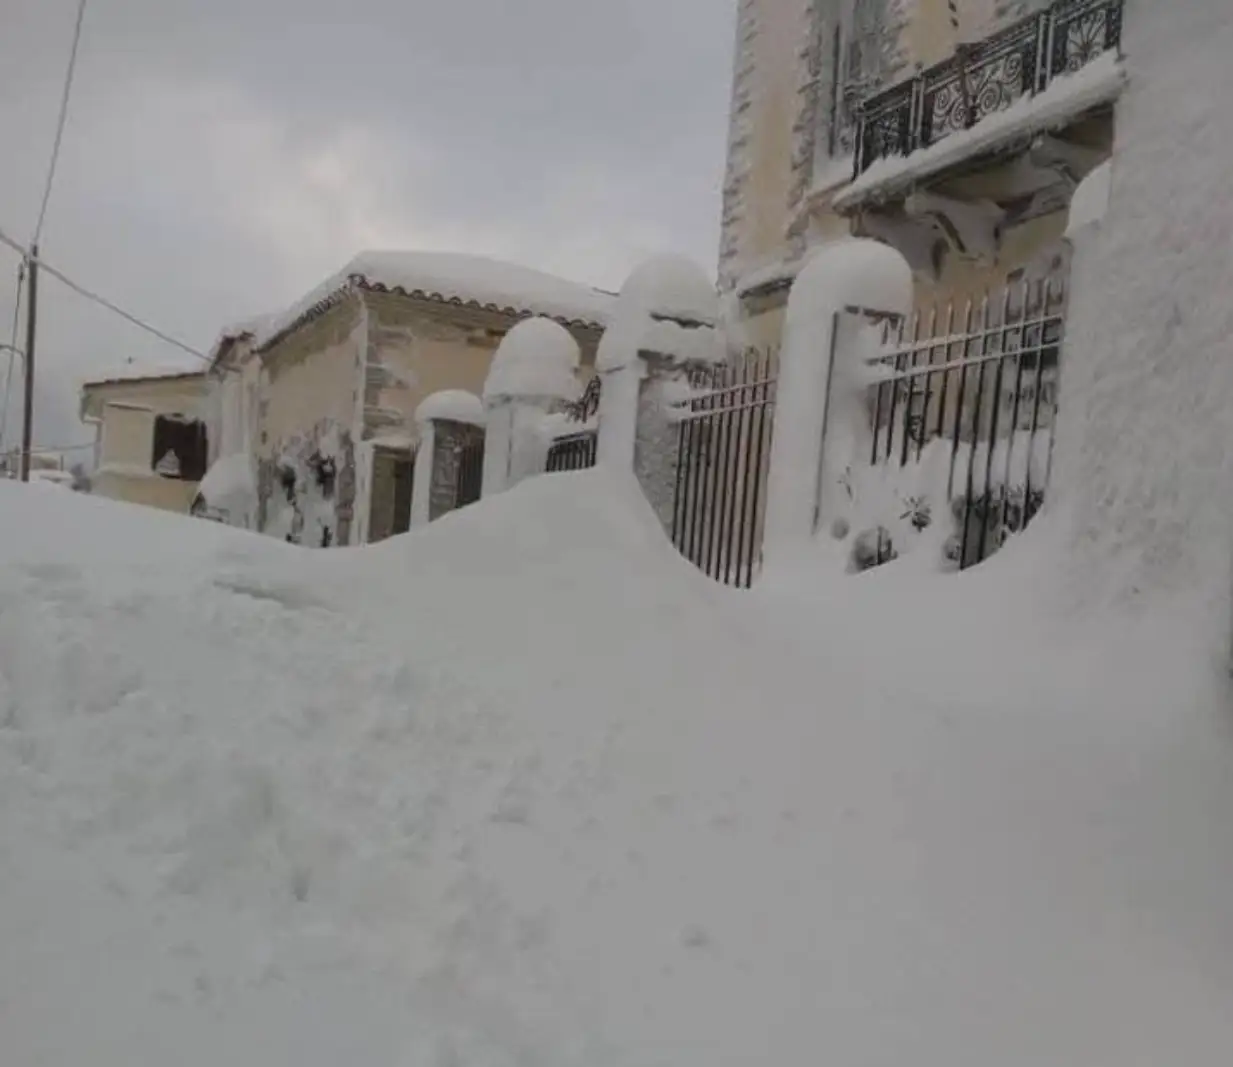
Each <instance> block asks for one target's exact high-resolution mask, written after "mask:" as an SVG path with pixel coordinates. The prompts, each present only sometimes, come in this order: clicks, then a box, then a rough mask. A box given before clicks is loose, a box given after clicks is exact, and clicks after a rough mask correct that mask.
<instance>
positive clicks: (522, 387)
mask: <svg viewBox="0 0 1233 1067" xmlns="http://www.w3.org/2000/svg"><path fill="white" fill-rule="evenodd" d="M579 362H580V352H579V350H578V342H577V341H575V340H574V338H573V336H572V335H571V334H570V332H569V331H568V330H567V329H565V327H563V326H561V325H560V324H559V323H556V322H553V321H552V320H551V319H545V318H533V319H527V320H526V321H524V322H520V323H519V324H518V325H517V326H515V327H514V328H513V329H512V330H510V332H509V333H507V334H506V335H505V338H504V339H503V340H502V341H501V345H500V347H499V348H498V349H497V353H496V355H495V356H494V357H493V360H492V367H491V368H490V369H489V371H488V379H487V381H485V382H484V413H485V426H486V428H487V437H486V439H485V444H484V487H483V495H484V496H485V497H488V496H492V495H493V494H495V493H500V492H503V491H504V490H506V489H509V488H512V487H513V486H515V485H517V484H518V482H520V481H522V480H523V479H524V478H527V477H530V476H531V475H533V474H539V473H542V472H543V470H544V460H545V455H546V450H547V445H546V443H545V441H544V436H543V433H542V432H541V431H542V427H543V422H544V416H546V415H548V414H551V413H552V412H554V411H555V410H557V409H558V408H560V407H561V405H562V404H563V403H564V402H567V401H570V400H574V399H576V398H577V396H578V393H579V384H578V364H579Z"/></svg>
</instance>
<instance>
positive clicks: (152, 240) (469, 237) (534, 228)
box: [0, 0, 735, 445]
mask: <svg viewBox="0 0 1233 1067" xmlns="http://www.w3.org/2000/svg"><path fill="white" fill-rule="evenodd" d="M0 11H2V13H3V14H2V15H0V22H2V23H3V27H4V30H3V33H0V148H2V149H3V156H2V157H0V164H2V165H0V228H3V229H4V230H6V231H7V232H9V233H11V234H13V236H15V237H17V238H18V239H19V240H22V241H24V240H28V239H29V236H30V233H31V231H32V229H33V226H34V220H35V217H36V216H37V213H38V203H39V199H40V196H41V192H42V183H43V179H44V176H45V170H46V165H47V160H48V156H49V153H50V150H51V141H52V135H53V132H54V125H55V116H56V111H57V108H58V104H59V94H60V87H61V78H62V77H63V72H64V65H65V62H66V59H67V53H68V47H69V44H70V41H71V37H72V27H73V19H74V16H75V13H76V0H0ZM734 11H735V2H734V0H437V2H429V0H328V2H327V0H208V2H205V0H90V3H89V6H88V8H87V12H86V20H85V29H84V33H83V38H82V45H81V53H80V57H79V61H78V68H77V79H76V85H75V89H74V96H73V103H72V108H71V111H70V116H69V123H68V128H67V131H66V134H65V141H64V148H63V152H62V156H61V162H60V168H59V171H58V176H57V179H56V186H55V191H54V194H53V198H52V203H51V208H50V212H49V215H48V221H47V225H46V229H45V231H44V236H43V249H42V252H43V256H44V258H45V259H46V260H47V261H48V262H49V263H51V264H52V265H54V266H56V267H58V268H59V269H61V270H63V271H65V272H66V273H68V274H70V275H72V276H73V277H75V278H76V279H77V280H78V281H80V282H82V283H83V284H85V285H87V286H89V287H91V288H94V289H96V290H98V291H99V292H101V293H103V294H104V295H106V296H108V297H110V298H111V299H113V300H115V301H116V302H117V303H119V304H121V305H123V306H125V307H127V308H129V309H131V310H133V311H135V312H137V313H138V314H140V315H141V316H142V317H144V318H147V319H149V320H150V321H151V322H153V323H154V324H155V325H157V326H159V327H161V328H162V329H165V330H167V331H168V332H170V333H173V334H176V335H178V336H181V337H183V338H184V339H185V340H187V341H188V342H189V343H191V344H193V345H194V346H196V347H198V348H201V349H205V348H208V346H209V345H210V344H211V342H212V341H213V340H214V338H215V336H216V335H217V333H218V331H219V329H220V328H221V327H222V326H223V325H224V324H226V323H228V322H231V321H235V320H237V319H242V318H245V317H247V316H249V315H253V314H259V313H262V312H266V311H269V310H273V309H275V308H278V307H280V306H282V305H285V304H288V303H290V302H291V301H293V300H295V299H296V298H297V297H299V296H301V295H302V294H303V293H305V292H306V291H307V290H308V289H310V288H311V287H312V286H314V285H316V284H317V283H319V282H320V281H322V280H323V279H324V278H325V277H326V276H328V275H329V274H330V273H332V272H333V271H335V270H337V269H338V268H339V267H341V266H342V265H343V264H344V263H345V262H346V261H347V260H348V259H349V258H350V257H351V256H352V255H354V254H355V253H356V252H358V251H360V250H361V249H364V248H429V249H454V250H460V251H466V252H474V253H481V254H487V255H493V256H498V257H502V258H506V259H512V260H516V261H519V262H523V263H526V264H529V265H531V266H535V267H539V268H541V269H544V270H548V271H553V272H556V273H559V274H563V275H565V276H567V277H573V278H577V279H579V280H582V281H587V282H591V283H594V284H598V285H602V286H605V287H609V288H616V287H618V286H619V285H620V282H621V280H622V278H623V277H624V275H625V273H626V272H627V271H628V270H629V269H630V267H631V266H633V265H634V264H635V263H636V262H637V261H638V260H639V259H641V258H642V257H644V256H646V255H648V254H651V253H654V252H658V251H662V250H665V249H673V250H676V251H682V252H685V253H688V254H690V255H693V256H694V257H695V258H697V259H698V260H699V262H700V263H702V264H703V265H704V266H705V267H707V268H708V270H709V269H713V266H714V261H715V256H716V247H717V244H718V218H719V210H720V205H719V189H720V185H721V182H722V177H723V174H722V172H723V156H724V142H725V137H726V128H727V107H728V93H729V88H730V76H731V53H732V45H733V37H734V26H735V21H734V20H735V14H734ZM16 268H17V257H16V256H15V255H12V254H10V253H9V252H8V251H7V250H0V333H2V334H3V335H4V336H3V337H2V338H0V340H2V341H4V342H7V341H8V331H9V327H10V323H11V315H12V299H13V285H14V281H15V273H16ZM42 296H43V299H42V300H41V301H40V344H39V366H40V372H41V377H40V389H39V415H40V418H39V420H38V422H37V426H38V431H39V432H38V433H37V438H38V439H40V440H41V442H42V443H43V444H45V445H51V444H60V443H62V441H63V440H64V438H65V437H66V436H67V437H68V439H69V440H71V441H81V440H84V439H88V436H89V435H88V433H86V432H85V431H84V430H83V429H82V428H81V427H80V426H79V425H78V424H77V423H76V411H75V404H76V389H75V386H76V382H77V381H78V380H79V379H80V378H82V377H83V376H86V375H89V374H91V373H95V372H98V371H106V370H107V369H109V368H111V367H114V366H117V365H119V364H121V363H123V362H124V361H125V360H127V359H129V358H132V359H134V360H137V361H150V362H157V363H162V364H167V363H173V364H174V363H176V362H178V361H180V360H182V359H184V358H186V357H182V356H179V355H177V353H176V351H175V350H174V349H170V348H167V347H165V346H163V345H161V344H160V343H158V342H151V341H150V340H149V339H147V338H145V337H143V335H142V334H140V333H139V332H138V331H136V330H135V329H133V328H132V327H130V326H128V325H126V324H125V323H124V322H123V321H121V320H117V319H115V318H114V317H113V316H111V315H109V314H108V313H107V312H105V311H102V310H99V309H96V308H93V307H92V306H91V305H89V304H87V303H85V302H84V301H82V300H81V299H80V298H79V297H77V296H75V295H74V294H72V293H70V292H68V291H66V290H65V289H63V288H62V287H61V286H60V285H59V284H58V283H57V282H55V281H54V280H50V279H48V280H47V281H46V282H45V283H44V285H43V287H42ZM6 361H7V357H6V356H5V355H4V354H3V353H0V388H3V369H4V367H5V364H6ZM15 391H17V390H16V389H15ZM14 437H15V424H14V423H13V422H12V421H11V422H10V429H9V439H10V441H12V439H13V438H14Z"/></svg>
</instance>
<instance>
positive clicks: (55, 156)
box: [30, 0, 86, 245]
mask: <svg viewBox="0 0 1233 1067" xmlns="http://www.w3.org/2000/svg"><path fill="white" fill-rule="evenodd" d="M85 17H86V0H78V4H77V24H76V25H75V26H74V28H73V46H72V48H71V49H70V50H69V60H68V69H67V70H66V71H65V73H64V91H63V93H62V94H61V96H60V116H59V118H58V119H57V120H56V137H55V140H54V141H53V142H52V147H51V162H50V163H49V164H48V166H47V182H46V184H45V185H44V186H43V203H42V205H41V206H40V207H39V218H38V222H37V223H35V226H34V237H33V239H32V240H31V242H30V243H31V244H32V245H37V244H38V243H39V238H40V237H41V236H42V234H43V223H44V222H46V221H47V205H48V204H49V203H50V201H51V189H52V185H53V184H54V183H55V180H56V165H57V164H58V163H59V162H60V145H61V144H62V142H63V141H64V127H65V125H66V123H67V122H68V109H69V100H70V99H71V97H72V94H73V75H74V74H75V73H76V71H77V50H78V47H79V46H80V44H81V26H82V23H83V22H84V21H85Z"/></svg>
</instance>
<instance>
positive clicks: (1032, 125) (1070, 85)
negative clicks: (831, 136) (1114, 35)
mask: <svg viewBox="0 0 1233 1067" xmlns="http://www.w3.org/2000/svg"><path fill="white" fill-rule="evenodd" d="M1125 86H1126V70H1125V68H1124V66H1123V64H1122V61H1121V59H1120V58H1119V56H1118V54H1117V53H1116V52H1112V51H1111V52H1106V53H1105V54H1104V55H1102V56H1100V57H1099V58H1098V59H1095V60H1093V61H1092V62H1091V63H1089V64H1087V66H1085V67H1083V68H1081V69H1080V70H1078V71H1076V72H1075V73H1074V74H1067V75H1063V76H1061V77H1059V78H1057V79H1055V80H1054V81H1053V82H1052V83H1051V84H1050V85H1049V87H1048V88H1047V89H1046V90H1045V91H1044V92H1043V93H1040V94H1038V95H1036V96H1025V97H1023V98H1021V99H1019V100H1016V101H1015V103H1013V104H1011V106H1010V107H1008V108H1007V109H1006V110H1005V111H999V112H998V113H997V114H995V115H989V116H987V117H986V118H983V119H981V120H980V121H979V122H977V123H976V124H975V125H974V126H973V127H972V128H971V129H968V130H962V131H960V132H958V133H952V134H950V135H948V136H947V137H944V138H942V139H941V140H939V141H937V142H936V143H935V144H932V145H929V146H928V147H927V148H921V149H918V150H917V151H915V152H913V153H911V154H910V155H907V156H887V157H886V158H884V159H879V160H877V161H876V162H875V163H874V164H873V165H872V166H870V167H869V169H868V170H866V171H865V172H864V173H863V174H861V176H860V177H859V178H857V179H856V180H855V181H854V182H852V184H851V185H849V186H848V187H847V188H846V189H844V190H842V191H841V192H839V193H837V194H836V195H835V199H834V205H835V207H836V208H838V209H840V210H843V209H844V208H848V207H852V206H854V205H857V204H861V203H864V202H866V201H868V200H871V199H877V198H878V197H879V196H884V195H887V194H889V193H892V192H894V191H896V190H898V189H901V188H903V187H905V186H907V185H910V184H912V183H913V182H916V181H920V180H921V179H923V178H927V177H928V176H929V175H931V174H936V173H937V172H938V171H940V170H945V169H946V168H947V167H949V166H952V165H953V164H955V163H958V162H960V161H961V160H964V159H967V158H969V157H971V156H974V155H978V154H980V153H981V152H988V151H991V150H993V149H995V148H998V147H1000V146H1002V145H1004V144H1007V143H1009V142H1012V141H1014V140H1016V139H1019V138H1023V137H1031V136H1032V135H1034V134H1038V133H1044V132H1046V131H1047V130H1052V129H1056V128H1057V127H1058V126H1061V125H1065V124H1066V123H1068V122H1071V121H1073V120H1074V118H1075V117H1076V116H1078V115H1081V114H1083V113H1084V112H1085V111H1089V110H1091V109H1092V108H1094V107H1098V106H1099V105H1101V104H1107V103H1110V102H1111V101H1113V100H1116V99H1117V97H1118V96H1119V95H1120V94H1121V92H1122V90H1123V89H1124V88H1125Z"/></svg>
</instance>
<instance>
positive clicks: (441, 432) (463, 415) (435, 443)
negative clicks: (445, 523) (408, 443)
mask: <svg viewBox="0 0 1233 1067" xmlns="http://www.w3.org/2000/svg"><path fill="white" fill-rule="evenodd" d="M415 423H416V426H417V427H418V429H419V447H418V448H417V449H416V453H415V476H414V481H413V485H412V492H411V528H412V529H415V527H417V526H424V525H426V524H427V523H429V522H431V521H432V520H433V519H434V518H436V517H437V515H438V514H439V513H440V504H438V507H437V508H436V509H434V508H433V504H432V500H433V490H434V487H435V488H437V490H438V497H439V496H440V490H439V486H440V482H441V478H440V474H441V470H440V468H441V463H440V459H441V458H442V456H441V455H440V453H442V452H443V451H444V450H445V449H446V448H451V449H452V448H454V447H455V446H456V445H459V444H460V443H462V441H463V439H464V438H465V437H467V436H468V435H467V433H466V430H465V428H466V427H472V428H476V429H479V430H483V428H484V405H483V403H482V402H481V401H480V398H479V397H478V396H476V395H475V394H474V393H468V392H465V391H463V390H461V389H443V390H441V391H440V392H437V393H433V394H432V395H431V396H428V397H425V399H424V400H423V401H422V402H421V404H420V406H419V407H418V408H416V409H415ZM460 431H461V432H460ZM470 436H471V437H474V436H475V435H474V433H473V432H472V433H471V434H470ZM447 510H448V509H447Z"/></svg>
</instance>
